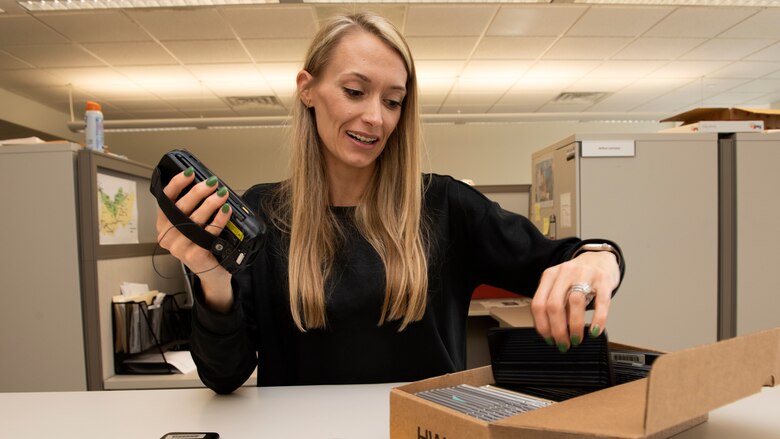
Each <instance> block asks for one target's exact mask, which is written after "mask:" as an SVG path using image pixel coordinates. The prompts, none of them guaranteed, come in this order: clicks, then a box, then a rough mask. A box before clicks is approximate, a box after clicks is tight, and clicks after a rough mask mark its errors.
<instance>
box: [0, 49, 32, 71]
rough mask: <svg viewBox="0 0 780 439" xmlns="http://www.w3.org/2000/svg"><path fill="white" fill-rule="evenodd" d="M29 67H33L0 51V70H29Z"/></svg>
mask: <svg viewBox="0 0 780 439" xmlns="http://www.w3.org/2000/svg"><path fill="white" fill-rule="evenodd" d="M31 67H33V66H32V65H30V64H29V63H26V62H24V61H22V60H21V59H19V58H17V57H15V56H12V55H11V54H10V53H6V52H4V51H0V70H12V69H29V68H31Z"/></svg>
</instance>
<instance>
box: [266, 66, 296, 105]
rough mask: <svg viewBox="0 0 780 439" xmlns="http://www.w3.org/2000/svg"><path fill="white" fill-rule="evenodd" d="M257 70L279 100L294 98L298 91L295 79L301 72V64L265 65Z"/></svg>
mask: <svg viewBox="0 0 780 439" xmlns="http://www.w3.org/2000/svg"><path fill="white" fill-rule="evenodd" d="M257 70H258V71H259V72H260V75H261V76H262V77H263V79H265V82H266V84H268V86H269V87H271V89H273V90H274V91H275V92H276V94H277V95H278V96H279V98H284V97H292V96H293V95H294V94H295V92H296V91H297V86H296V84H295V77H296V76H297V75H298V72H299V71H300V70H301V65H300V64H299V63H263V64H258V65H257Z"/></svg>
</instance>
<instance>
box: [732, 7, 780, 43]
mask: <svg viewBox="0 0 780 439" xmlns="http://www.w3.org/2000/svg"><path fill="white" fill-rule="evenodd" d="M778 23H780V9H777V8H767V9H764V10H762V11H761V12H759V13H758V14H755V15H753V16H752V17H749V18H748V19H747V20H745V21H743V22H741V23H739V24H737V25H736V26H734V27H732V28H731V29H728V30H727V31H725V32H723V34H721V36H722V37H728V38H780V26H778Z"/></svg>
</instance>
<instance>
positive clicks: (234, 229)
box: [227, 221, 244, 241]
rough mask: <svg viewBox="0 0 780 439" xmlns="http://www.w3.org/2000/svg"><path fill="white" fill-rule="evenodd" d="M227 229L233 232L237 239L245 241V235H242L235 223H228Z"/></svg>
mask: <svg viewBox="0 0 780 439" xmlns="http://www.w3.org/2000/svg"><path fill="white" fill-rule="evenodd" d="M227 228H228V230H230V231H231V232H233V234H234V235H236V238H238V240H239V241H243V240H244V234H243V233H241V230H238V227H236V225H235V224H233V221H228V223H227Z"/></svg>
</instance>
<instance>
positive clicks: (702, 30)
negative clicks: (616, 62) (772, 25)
mask: <svg viewBox="0 0 780 439" xmlns="http://www.w3.org/2000/svg"><path fill="white" fill-rule="evenodd" d="M758 11H759V10H758V9H756V8H744V7H743V8H727V7H720V8H718V7H709V8H708V7H699V6H694V7H681V8H678V9H676V10H675V11H674V12H672V13H671V14H669V15H668V16H667V17H666V18H664V19H663V20H661V21H660V22H659V23H658V24H657V25H655V26H653V27H652V28H651V29H650V30H649V31H647V33H645V34H644V36H650V37H705V38H711V37H714V36H716V35H718V34H720V33H721V32H723V31H725V30H726V29H728V28H730V27H732V26H734V25H736V24H737V23H739V22H740V21H742V20H744V19H746V18H747V17H749V16H751V15H753V14H755V13H756V12H758Z"/></svg>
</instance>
